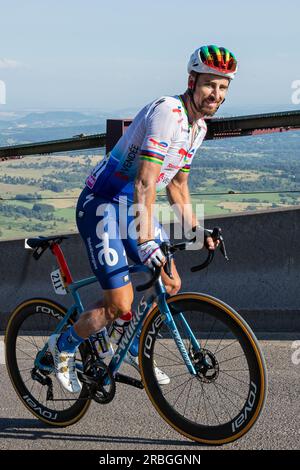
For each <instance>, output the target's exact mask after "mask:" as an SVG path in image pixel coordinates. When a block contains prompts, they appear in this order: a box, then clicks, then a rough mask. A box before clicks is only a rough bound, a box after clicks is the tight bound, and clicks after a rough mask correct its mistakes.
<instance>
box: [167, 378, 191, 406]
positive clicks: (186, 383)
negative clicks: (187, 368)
mask: <svg viewBox="0 0 300 470" xmlns="http://www.w3.org/2000/svg"><path fill="white" fill-rule="evenodd" d="M191 380H192V379H189V380H188V381H187V382H185V386H184V388H183V390H182V392H181V393H180V394H179V395H178V397H177V399H176V400H175V403H174V404H173V405H172V406H173V407H174V408H175V405H176V403H177V402H178V400H179V398H180V397H181V396H182V395H183V394H184V391H185V389H186V387H187V385H188V383H189V382H190V381H191Z"/></svg>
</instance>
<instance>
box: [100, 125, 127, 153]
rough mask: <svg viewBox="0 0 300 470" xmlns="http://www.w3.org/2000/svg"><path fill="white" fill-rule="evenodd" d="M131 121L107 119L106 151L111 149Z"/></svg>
mask: <svg viewBox="0 0 300 470" xmlns="http://www.w3.org/2000/svg"><path fill="white" fill-rule="evenodd" d="M131 123H132V119H107V121H106V153H108V152H110V151H111V149H112V148H113V147H114V146H115V145H116V143H117V142H118V140H119V139H120V137H122V135H123V134H124V132H125V131H126V130H127V128H128V127H129V126H130V124H131Z"/></svg>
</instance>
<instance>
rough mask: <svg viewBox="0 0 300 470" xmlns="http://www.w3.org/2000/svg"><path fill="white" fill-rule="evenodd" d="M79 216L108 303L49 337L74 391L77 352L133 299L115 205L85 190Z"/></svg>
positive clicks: (59, 369)
mask: <svg viewBox="0 0 300 470" xmlns="http://www.w3.org/2000/svg"><path fill="white" fill-rule="evenodd" d="M76 217H77V226H78V229H79V232H80V234H81V236H82V238H83V240H84V242H85V245H86V248H87V252H88V257H89V260H90V263H91V267H92V270H93V272H94V274H95V275H96V277H97V278H98V280H99V282H100V284H101V287H102V288H103V290H104V302H103V305H101V304H100V305H98V306H97V308H93V309H91V310H89V311H86V312H84V313H83V314H82V315H81V316H80V318H79V320H78V321H77V322H76V323H75V325H73V326H72V327H71V328H69V329H68V330H67V331H66V332H64V333H62V334H61V335H52V336H51V337H50V338H49V341H48V344H49V349H50V351H51V353H52V356H53V358H54V364H55V370H56V376H57V378H58V380H59V381H60V383H61V384H62V386H63V387H64V388H66V389H67V390H69V391H70V392H78V391H79V390H80V388H81V384H80V382H79V380H78V376H77V373H76V368H75V353H76V350H77V348H78V347H79V345H80V344H81V343H82V342H83V341H84V340H85V339H86V338H88V337H89V336H90V335H91V334H93V333H95V332H96V331H99V330H101V329H102V328H103V327H104V326H106V324H107V323H108V322H109V321H112V320H113V319H114V318H117V317H118V316H120V315H122V313H127V312H128V311H129V310H130V308H131V303H132V299H133V290H132V286H131V283H130V279H129V272H128V264H127V258H126V253H125V249H124V246H123V243H122V241H121V240H120V238H119V228H118V223H117V215H116V210H115V208H114V205H113V204H111V203H109V202H108V201H106V200H104V199H103V198H98V197H95V196H94V195H93V194H92V193H91V192H90V191H89V190H87V189H85V190H83V192H82V194H81V196H80V197H79V200H78V204H77V209H76Z"/></svg>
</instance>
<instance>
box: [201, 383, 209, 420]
mask: <svg viewBox="0 0 300 470" xmlns="http://www.w3.org/2000/svg"><path fill="white" fill-rule="evenodd" d="M201 387H202V391H203V403H204V409H205V416H206V424H207V425H208V414H207V408H206V403H205V392H204V387H203V384H202V382H201Z"/></svg>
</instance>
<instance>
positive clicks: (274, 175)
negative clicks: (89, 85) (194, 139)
mask: <svg viewBox="0 0 300 470" xmlns="http://www.w3.org/2000/svg"><path fill="white" fill-rule="evenodd" d="M210 151H211V152H213V153H214V152H215V150H214V148H213V147H212V148H211V149H210ZM223 154H224V156H227V157H228V151H223ZM221 155H222V150H220V149H219V150H218V156H219V157H220V156H221ZM249 156H251V157H252V158H253V157H254V158H255V160H256V157H260V156H261V154H260V153H255V152H253V153H252V154H249V153H248V154H245V156H242V160H241V161H242V163H243V162H244V161H245V158H246V157H247V158H249ZM101 158H102V155H92V156H91V155H88V156H78V155H76V156H50V157H48V156H39V157H26V158H24V159H21V160H11V161H6V162H1V163H0V197H1V198H2V199H3V200H2V201H1V199H0V238H1V239H2V240H4V239H18V238H26V237H28V236H36V235H47V234H49V235H51V234H56V233H57V234H58V233H70V232H76V231H77V229H76V225H75V207H76V202H77V198H78V195H79V193H80V191H81V188H82V187H83V184H84V180H85V177H86V176H87V174H88V173H89V171H90V169H91V168H92V167H93V166H95V164H96V163H97V162H98V161H99V160H100V159H101ZM234 158H236V156H235V157H234ZM199 161H200V160H199ZM243 164H244V163H243ZM241 166H242V165H241ZM204 169H205V168H204ZM204 169H203V170H202V169H201V167H198V168H197V167H196V168H195V169H194V170H193V171H194V173H193V175H196V178H195V177H194V179H193V187H192V188H191V191H192V192H193V191H195V192H201V193H225V194H224V195H219V194H218V195H207V194H203V195H202V196H201V195H199V196H192V202H193V204H203V205H204V213H205V216H206V217H207V216H214V215H222V214H224V215H225V214H230V213H233V212H243V211H249V210H253V211H254V210H268V209H270V208H274V207H289V206H293V205H296V204H300V194H293V195H290V194H288V193H287V194H280V193H276V194H226V193H228V190H230V189H232V188H236V187H239V186H241V185H245V187H246V188H247V191H249V189H248V188H252V187H253V188H255V185H258V184H260V185H261V186H263V188H265V189H268V187H267V183H266V185H265V184H263V185H262V184H261V180H262V178H264V179H265V180H266V181H269V183H270V187H272V188H273V187H276V184H277V182H279V181H280V182H281V185H282V186H283V183H284V187H286V188H289V184H290V181H289V177H288V176H286V173H284V172H282V171H281V170H280V169H276V168H274V169H273V170H272V172H270V170H268V169H267V167H266V168H265V169H264V168H263V167H261V166H260V165H258V168H254V169H249V168H241V169H240V168H231V169H228V168H221V169H220V171H215V170H214V169H209V168H206V169H205V171H204ZM191 173H192V172H191ZM55 184H57V185H59V186H58V187H56V188H54V186H53V185H55ZM52 186H53V189H55V190H53V189H50V188H51V187H52ZM261 186H260V187H261ZM299 186H300V185H299ZM242 187H243V186H242ZM193 188H194V189H193ZM17 195H18V198H19V199H16V196H17ZM20 197H22V198H24V197H27V198H28V197H32V200H29V199H28V200H21V199H20ZM158 200H159V201H163V200H164V201H166V200H165V199H164V198H161V197H159V198H158ZM36 204H42V205H48V206H44V207H43V210H46V212H43V213H40V212H39V211H37V210H34V207H35V206H36ZM49 206H50V207H49ZM47 207H48V209H49V213H48V212H47V210H48V209H47ZM41 214H42V215H41ZM170 217H171V220H173V214H171V215H170V212H169V209H168V208H167V203H166V202H165V204H164V205H163V207H162V210H161V214H160V220H161V221H162V222H166V221H168V220H169V219H170Z"/></svg>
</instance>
